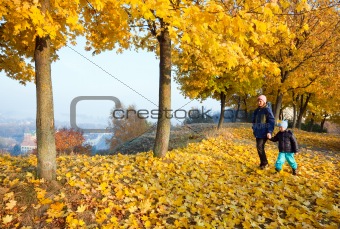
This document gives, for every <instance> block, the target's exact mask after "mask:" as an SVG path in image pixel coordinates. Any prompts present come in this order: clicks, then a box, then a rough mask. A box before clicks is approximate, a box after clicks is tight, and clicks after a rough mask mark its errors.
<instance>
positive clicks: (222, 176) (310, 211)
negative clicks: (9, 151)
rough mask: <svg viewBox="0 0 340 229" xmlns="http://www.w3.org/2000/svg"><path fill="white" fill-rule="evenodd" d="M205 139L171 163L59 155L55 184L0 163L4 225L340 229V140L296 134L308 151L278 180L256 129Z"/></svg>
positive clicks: (241, 127) (15, 162)
mask: <svg viewBox="0 0 340 229" xmlns="http://www.w3.org/2000/svg"><path fill="white" fill-rule="evenodd" d="M198 133H199V135H200V136H201V135H202V134H203V133H204V135H205V136H208V137H209V138H208V139H205V140H203V141H201V142H197V143H189V144H188V145H187V146H186V147H185V148H176V147H174V148H176V149H173V150H172V151H170V152H169V153H168V155H167V157H166V158H164V159H157V158H153V157H152V154H151V152H146V153H140V154H137V155H115V156H95V157H85V156H64V157H60V158H58V166H59V167H58V182H53V183H51V184H46V183H44V182H43V181H39V180H35V179H34V176H33V174H32V173H31V172H32V168H34V166H35V164H36V159H35V158H33V157H29V158H15V157H10V156H0V164H1V167H0V168H1V169H0V183H1V187H0V201H2V204H1V206H2V207H1V208H0V227H1V228H6V227H7V228H21V227H22V226H32V228H38V227H39V228H43V227H46V228H52V227H57V228H64V227H67V228H86V227H87V228H95V227H100V228H119V227H121V228H252V227H254V228H259V227H260V228H279V227H280V228H282V227H291V228H327V227H329V228H338V225H339V224H340V210H339V207H340V198H339V193H340V192H339V191H340V188H339V183H340V178H339V177H340V174H339V166H340V160H339V159H340V154H339V152H340V149H339V145H340V144H339V136H333V135H327V134H311V133H306V132H302V131H295V134H296V136H297V139H298V141H299V143H300V145H301V146H302V149H301V154H299V155H298V156H297V157H296V160H297V162H298V164H299V172H300V174H299V176H293V175H291V174H290V168H289V167H288V165H287V164H286V165H285V166H284V169H283V171H282V172H281V173H279V174H276V173H275V172H274V167H273V165H274V163H275V159H276V156H277V148H276V145H275V144H274V143H269V144H268V145H267V154H268V158H269V161H270V163H271V167H270V168H268V169H267V170H258V168H257V165H258V156H257V153H256V151H255V148H254V139H253V138H252V136H251V130H250V128H249V126H248V125H247V124H237V125H228V126H226V128H225V129H223V130H222V131H218V132H217V131H212V130H210V131H207V132H204V130H203V129H201V130H200V131H197V134H198ZM192 136H195V134H192ZM178 139H182V141H183V142H179V141H180V140H177V143H176V144H178V145H185V144H186V143H187V142H188V141H189V140H187V139H184V138H183V137H182V138H178ZM194 139H199V137H192V139H191V140H190V141H192V140H194Z"/></svg>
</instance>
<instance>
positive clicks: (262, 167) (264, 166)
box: [260, 164, 269, 169]
mask: <svg viewBox="0 0 340 229" xmlns="http://www.w3.org/2000/svg"><path fill="white" fill-rule="evenodd" d="M268 166H269V165H268V164H266V165H260V169H265V168H267V167H268Z"/></svg>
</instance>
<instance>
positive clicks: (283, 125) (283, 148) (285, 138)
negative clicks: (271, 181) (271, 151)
mask: <svg viewBox="0 0 340 229" xmlns="http://www.w3.org/2000/svg"><path fill="white" fill-rule="evenodd" d="M278 126H279V128H280V132H278V133H277V134H276V135H275V136H274V137H273V138H270V139H269V140H270V141H273V142H277V141H278V142H279V143H278V146H279V156H278V157H277V160H276V163H275V170H276V171H277V172H280V171H281V169H282V165H283V164H284V163H285V161H286V160H287V161H288V164H289V165H290V167H291V168H292V170H293V172H292V173H293V175H297V164H296V161H295V159H294V154H295V153H297V152H298V144H297V141H296V138H295V136H294V134H293V133H292V132H291V131H290V130H287V127H288V122H287V121H285V120H283V121H281V122H279V124H278Z"/></svg>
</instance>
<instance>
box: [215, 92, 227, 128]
mask: <svg viewBox="0 0 340 229" xmlns="http://www.w3.org/2000/svg"><path fill="white" fill-rule="evenodd" d="M226 97H227V96H226V94H224V93H223V92H221V94H220V98H221V113H220V119H219V120H218V126H217V129H220V128H221V126H222V124H223V122H224V109H225V100H226Z"/></svg>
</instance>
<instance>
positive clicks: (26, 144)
mask: <svg viewBox="0 0 340 229" xmlns="http://www.w3.org/2000/svg"><path fill="white" fill-rule="evenodd" d="M36 148H37V136H36V134H35V133H24V140H23V141H22V143H21V153H22V154H27V153H31V152H32V151H33V150H34V149H36Z"/></svg>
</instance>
